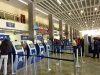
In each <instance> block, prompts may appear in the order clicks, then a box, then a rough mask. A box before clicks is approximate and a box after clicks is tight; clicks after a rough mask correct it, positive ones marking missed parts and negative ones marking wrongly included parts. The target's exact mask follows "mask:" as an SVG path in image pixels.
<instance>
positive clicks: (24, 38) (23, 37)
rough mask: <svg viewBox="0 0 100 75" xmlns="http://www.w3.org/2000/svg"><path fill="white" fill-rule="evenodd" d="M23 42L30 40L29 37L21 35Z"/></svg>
mask: <svg viewBox="0 0 100 75" xmlns="http://www.w3.org/2000/svg"><path fill="white" fill-rule="evenodd" d="M21 40H29V36H25V35H21Z"/></svg>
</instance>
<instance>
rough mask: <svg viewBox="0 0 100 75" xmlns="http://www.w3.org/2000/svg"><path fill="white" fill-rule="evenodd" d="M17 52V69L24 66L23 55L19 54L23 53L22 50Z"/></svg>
mask: <svg viewBox="0 0 100 75" xmlns="http://www.w3.org/2000/svg"><path fill="white" fill-rule="evenodd" d="M17 54H19V55H18V67H17V70H18V69H21V68H23V67H24V56H21V55H23V52H18V53H17Z"/></svg>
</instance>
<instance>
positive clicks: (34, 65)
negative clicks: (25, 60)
mask: <svg viewBox="0 0 100 75" xmlns="http://www.w3.org/2000/svg"><path fill="white" fill-rule="evenodd" d="M33 58H34V75H36V61H35V56H33Z"/></svg>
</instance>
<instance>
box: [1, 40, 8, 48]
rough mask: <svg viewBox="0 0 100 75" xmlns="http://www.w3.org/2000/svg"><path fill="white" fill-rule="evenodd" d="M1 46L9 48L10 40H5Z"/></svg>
mask: <svg viewBox="0 0 100 75" xmlns="http://www.w3.org/2000/svg"><path fill="white" fill-rule="evenodd" d="M1 46H6V47H8V46H9V40H3V41H2V44H1Z"/></svg>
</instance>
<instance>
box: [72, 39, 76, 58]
mask: <svg viewBox="0 0 100 75" xmlns="http://www.w3.org/2000/svg"><path fill="white" fill-rule="evenodd" d="M72 46H73V52H74V53H75V57H76V49H77V43H76V41H75V38H74V39H73V40H72Z"/></svg>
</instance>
